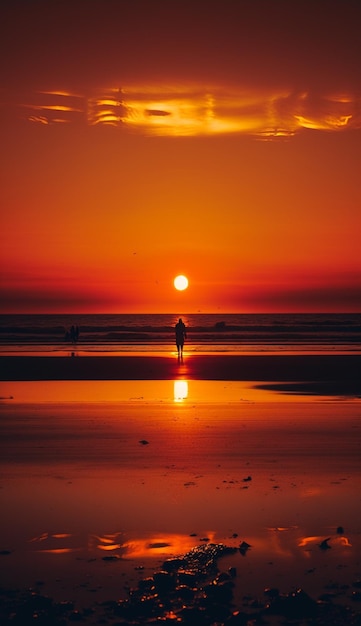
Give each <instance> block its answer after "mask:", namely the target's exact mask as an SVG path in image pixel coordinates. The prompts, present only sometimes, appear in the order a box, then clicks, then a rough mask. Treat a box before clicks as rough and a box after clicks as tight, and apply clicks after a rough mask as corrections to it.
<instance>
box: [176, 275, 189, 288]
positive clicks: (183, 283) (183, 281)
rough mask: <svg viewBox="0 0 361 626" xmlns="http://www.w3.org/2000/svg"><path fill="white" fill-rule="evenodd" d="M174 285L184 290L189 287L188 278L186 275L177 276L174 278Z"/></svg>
mask: <svg viewBox="0 0 361 626" xmlns="http://www.w3.org/2000/svg"><path fill="white" fill-rule="evenodd" d="M174 286H175V288H176V289H178V291H184V289H187V287H188V278H187V277H186V276H182V275H180V276H176V277H175V279H174Z"/></svg>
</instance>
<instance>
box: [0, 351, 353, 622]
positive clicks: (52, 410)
mask: <svg viewBox="0 0 361 626" xmlns="http://www.w3.org/2000/svg"><path fill="white" fill-rule="evenodd" d="M0 365H1V383H0V390H1V393H0V396H1V420H0V425H1V433H0V435H1V436H0V459H1V461H0V466H1V489H0V500H1V510H2V512H3V513H2V517H1V521H0V536H1V546H0V552H1V554H0V558H1V562H2V566H3V567H2V568H1V572H2V573H1V581H0V586H1V589H2V591H1V594H2V609H1V610H2V615H1V617H2V623H4V624H10V623H22V624H26V623H30V622H31V623H33V621H32V620H34V619H35V618H34V614H36V615H38V616H39V617H38V618H37V619H39V618H40V619H41V620H43V621H42V622H41V623H44V624H52V623H54V624H68V623H69V624H70V623H73V622H74V621H75V620H77V621H82V622H83V623H87V624H96V623H107V624H146V623H166V624H170V623H180V624H190V625H193V624H194V626H196V625H197V626H198V624H201V625H202V624H203V625H207V626H208V625H211V624H212V625H213V624H215V623H217V625H218V624H232V625H234V624H243V625H248V624H250V623H260V622H261V621H262V623H264V624H271V625H274V624H285V623H292V624H311V623H312V624H325V623H327V624H331V623H332V624H339V625H343V624H345V625H346V624H357V623H360V620H361V604H360V600H361V593H360V591H361V582H360V581H361V535H360V523H359V520H360V519H361V499H360V493H361V490H360V487H361V460H360V458H361V457H360V449H361V426H360V417H361V403H360V381H359V378H360V377H359V372H360V355H354V354H350V355H297V354H292V355H284V354H283V355H227V356H224V355H223V356H222V355H188V356H187V355H185V357H184V361H183V363H178V361H177V359H176V358H175V356H174V355H168V356H153V355H151V354H148V355H146V356H121V357H119V356H104V357H103V356H79V355H78V356H62V357H54V356H51V357H45V356H39V357H36V356H26V357H25V356H21V357H4V356H2V357H1V358H0ZM14 616H15V617H14ZM14 619H17V621H15V622H14ZM21 619H22V620H23V621H21ZM26 620H27V621H26ZM50 620H51V621H50ZM39 623H40V622H39Z"/></svg>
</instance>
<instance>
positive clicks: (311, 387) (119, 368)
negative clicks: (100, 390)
mask: <svg viewBox="0 0 361 626" xmlns="http://www.w3.org/2000/svg"><path fill="white" fill-rule="evenodd" d="M360 371H361V355H359V354H350V355H304V354H300V355H289V354H287V355H249V354H248V355H187V356H185V357H184V361H183V362H181V363H179V362H178V360H177V358H176V356H174V355H169V356H157V355H147V356H144V355H143V356H139V355H132V356H74V357H71V356H69V357H63V358H54V357H52V356H0V380H1V381H3V382H5V381H6V382H9V381H14V382H15V381H46V380H48V381H69V380H71V381H81V380H94V381H95V380H177V379H180V378H181V379H188V380H210V381H211V380H214V381H216V380H218V381H225V380H228V381H255V382H262V383H271V386H270V387H271V388H274V389H275V390H277V387H276V386H275V384H274V383H278V385H279V386H278V390H280V391H283V392H285V393H293V392H295V391H296V390H298V391H301V393H314V394H320V393H326V394H329V393H330V394H343V395H354V396H360V395H361V381H360ZM272 383H273V384H272ZM292 383H293V384H292Z"/></svg>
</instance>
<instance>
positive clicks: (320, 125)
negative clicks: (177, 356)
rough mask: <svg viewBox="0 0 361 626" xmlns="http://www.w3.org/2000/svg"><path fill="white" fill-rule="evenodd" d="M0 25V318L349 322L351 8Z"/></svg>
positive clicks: (65, 14) (86, 5)
mask: <svg viewBox="0 0 361 626" xmlns="http://www.w3.org/2000/svg"><path fill="white" fill-rule="evenodd" d="M0 12H1V15H0V29H1V32H0V46H1V49H0V52H1V54H0V57H1V61H0V63H1V73H0V81H1V82H0V112H1V116H0V127H1V137H2V142H1V145H2V150H1V186H0V200H1V232H0V238H1V251H0V255H1V257H0V260H1V275H0V301H1V308H0V311H1V312H18V313H28V312H73V313H76V312H153V311H154V312H176V311H179V310H182V311H187V312H197V311H201V312H212V311H214V312H218V311H223V312H228V311H229V312H233V311H235V312H274V311H275V312H283V311H299V312H302V311H319V312H322V311H329V312H332V311H334V312H338V311H350V312H352V311H361V253H360V243H359V239H360V234H359V233H360V232H361V202H360V201H361V184H360V179H361V74H360V70H359V68H360V65H361V43H360V36H359V27H360V23H361V4H360V2H359V1H358V0H354V1H353V0H336V1H332V2H315V0H306V1H303V2H298V1H297V0H296V1H295V2H294V3H293V2H292V3H290V2H287V1H286V0H284V1H283V0H282V1H281V0H252V2H251V1H249V0H238V1H237V0H222V1H218V0H215V1H210V0H197V1H193V2H187V1H186V0H185V1H183V2H180V1H178V0H172V1H171V0H154V1H152V2H148V1H145V0H133V2H131V3H130V2H129V3H127V2H123V1H122V0H118V1H115V0H114V1H111V0H102V1H100V0H99V1H98V0H92V1H91V2H86V1H83V0H73V1H72V2H70V1H67V0H64V1H63V2H56V1H54V2H52V3H49V2H45V1H43V0H29V2H27V3H24V2H21V1H20V0H12V2H5V3H3V5H2V8H1V9H0ZM178 273H184V274H186V275H187V276H188V278H189V288H188V290H187V291H185V292H182V293H179V292H176V291H175V290H174V287H173V278H174V276H175V275H176V274H178Z"/></svg>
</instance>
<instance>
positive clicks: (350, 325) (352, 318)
mask: <svg viewBox="0 0 361 626" xmlns="http://www.w3.org/2000/svg"><path fill="white" fill-rule="evenodd" d="M179 316H180V315H179V314H74V315H70V314H58V315H57V314H52V315H46V314H42V315H35V314H31V315H0V352H1V353H3V354H9V353H25V354H26V353H34V352H36V353H39V352H41V353H42V352H45V353H47V354H54V355H61V354H63V353H68V352H69V350H72V349H73V347H74V346H72V341H71V333H70V329H71V327H72V326H78V328H79V339H78V341H77V343H76V349H77V350H80V351H81V352H84V353H128V352H135V353H139V352H151V353H160V352H169V351H172V350H174V326H175V324H176V322H177V320H178V317H179ZM181 317H182V319H183V321H184V323H185V324H186V327H187V339H186V346H185V347H186V351H187V352H192V353H198V352H200V353H202V352H207V353H209V352H214V353H219V352H221V353H232V352H236V353H239V352H242V353H247V352H275V351H276V352H337V353H342V352H346V353H347V352H360V351H361V314H242V313H240V314H217V313H213V314H181Z"/></svg>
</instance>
